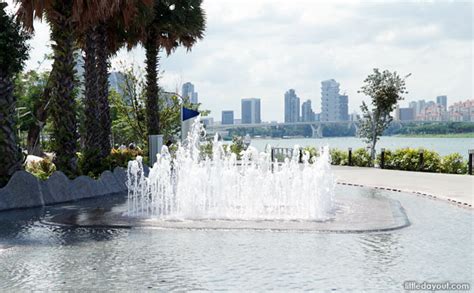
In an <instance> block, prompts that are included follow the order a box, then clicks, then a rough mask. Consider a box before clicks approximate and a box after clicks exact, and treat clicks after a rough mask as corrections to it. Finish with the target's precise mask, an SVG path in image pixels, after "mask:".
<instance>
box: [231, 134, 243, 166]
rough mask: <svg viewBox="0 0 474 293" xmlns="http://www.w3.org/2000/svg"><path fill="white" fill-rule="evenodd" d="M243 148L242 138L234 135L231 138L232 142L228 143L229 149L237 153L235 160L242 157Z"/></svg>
mask: <svg viewBox="0 0 474 293" xmlns="http://www.w3.org/2000/svg"><path fill="white" fill-rule="evenodd" d="M244 149H245V145H244V140H243V139H242V137H240V136H234V137H233V138H232V144H231V145H230V151H231V152H232V153H234V154H236V155H237V160H240V159H241V158H242V155H241V153H242V151H243V150H244Z"/></svg>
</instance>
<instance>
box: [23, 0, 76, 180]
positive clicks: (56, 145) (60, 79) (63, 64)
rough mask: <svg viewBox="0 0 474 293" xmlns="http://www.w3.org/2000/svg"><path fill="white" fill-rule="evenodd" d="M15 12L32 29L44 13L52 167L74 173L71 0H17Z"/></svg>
mask: <svg viewBox="0 0 474 293" xmlns="http://www.w3.org/2000/svg"><path fill="white" fill-rule="evenodd" d="M17 1H18V2H19V3H20V7H19V9H18V15H19V17H20V19H21V20H22V22H23V24H24V26H25V27H27V28H29V29H30V30H33V19H34V18H35V17H37V18H39V19H42V17H43V14H44V15H45V16H46V19H47V20H48V22H49V24H50V27H51V39H52V40H53V41H54V44H53V45H52V49H53V68H52V71H51V74H52V76H51V100H50V111H49V114H50V115H51V118H52V122H53V133H52V142H53V150H54V152H55V159H54V163H55V164H56V167H57V168H58V169H59V170H61V171H63V172H64V173H65V174H66V175H68V176H75V175H77V174H78V169H77V157H76V152H77V139H78V134H77V120H76V111H75V109H76V104H75V100H74V96H73V89H74V74H75V70H74V66H75V61H74V47H75V30H74V27H75V23H74V19H73V10H74V8H75V7H74V5H75V4H76V5H77V4H78V2H82V1H74V0H17Z"/></svg>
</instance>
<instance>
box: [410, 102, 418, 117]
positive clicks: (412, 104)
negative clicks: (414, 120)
mask: <svg viewBox="0 0 474 293" xmlns="http://www.w3.org/2000/svg"><path fill="white" fill-rule="evenodd" d="M416 107H417V103H416V101H413V102H410V103H409V104H408V108H412V109H413V112H414V113H415V115H416V114H417V113H416Z"/></svg>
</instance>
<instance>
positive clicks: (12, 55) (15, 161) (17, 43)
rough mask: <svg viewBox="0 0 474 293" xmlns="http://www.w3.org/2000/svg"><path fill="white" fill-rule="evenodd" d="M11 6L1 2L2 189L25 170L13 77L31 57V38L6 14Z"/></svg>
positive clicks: (0, 150) (0, 146) (0, 98)
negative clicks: (17, 128) (18, 135)
mask: <svg viewBox="0 0 474 293" xmlns="http://www.w3.org/2000/svg"><path fill="white" fill-rule="evenodd" d="M6 6H7V4H6V3H0V187H3V186H4V185H5V184H6V183H7V182H8V180H9V178H10V177H11V176H12V175H13V173H14V172H15V171H17V170H20V169H21V161H22V154H21V151H20V149H19V147H18V145H17V137H16V127H15V107H16V97H15V96H14V95H13V78H14V76H15V75H16V74H17V73H19V72H20V71H21V69H22V68H23V64H24V61H25V60H26V59H27V58H28V46H27V45H26V44H25V42H26V40H27V39H28V38H29V35H28V34H26V33H25V32H24V31H22V30H21V28H20V26H19V25H18V23H17V22H16V21H15V20H14V18H13V17H12V16H9V15H7V13H6V12H5V8H6Z"/></svg>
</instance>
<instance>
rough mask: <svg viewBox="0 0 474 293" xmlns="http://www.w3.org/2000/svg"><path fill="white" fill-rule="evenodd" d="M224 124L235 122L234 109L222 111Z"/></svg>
mask: <svg viewBox="0 0 474 293" xmlns="http://www.w3.org/2000/svg"><path fill="white" fill-rule="evenodd" d="M221 123H222V124H234V111H222V122H221Z"/></svg>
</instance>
